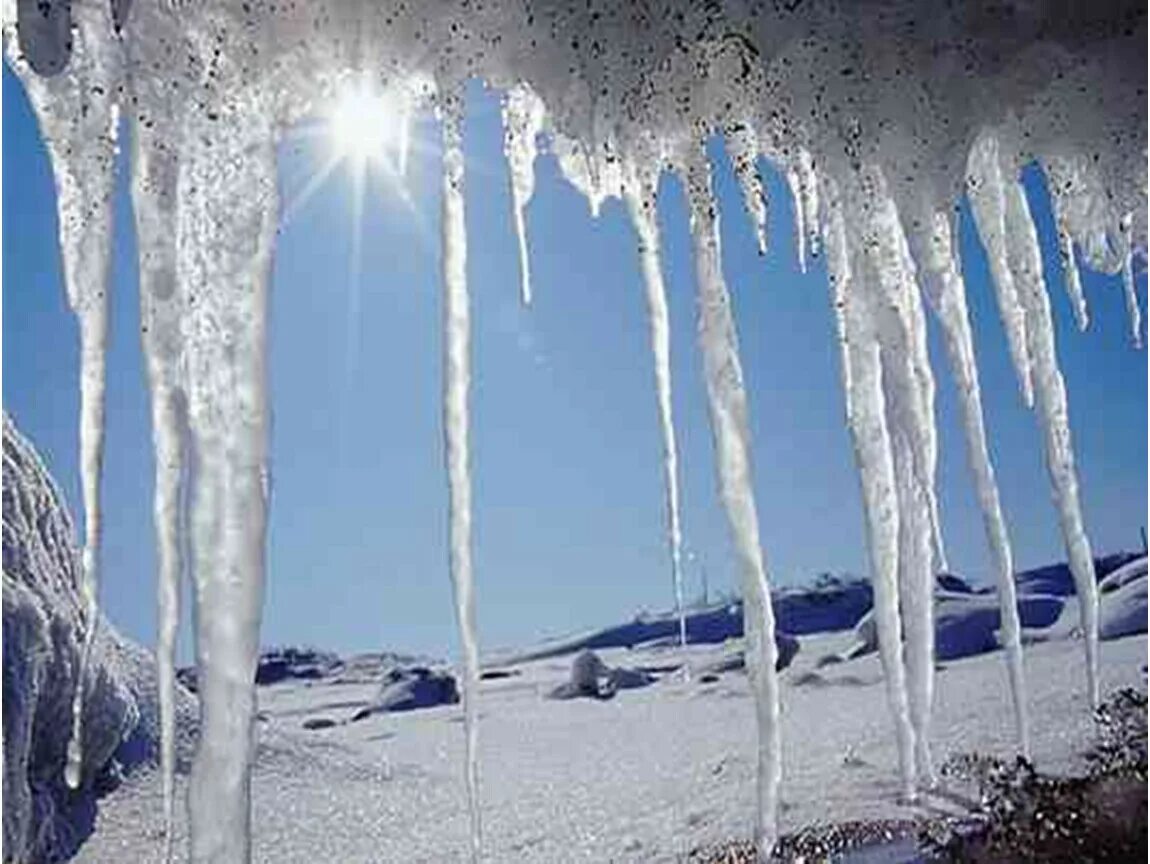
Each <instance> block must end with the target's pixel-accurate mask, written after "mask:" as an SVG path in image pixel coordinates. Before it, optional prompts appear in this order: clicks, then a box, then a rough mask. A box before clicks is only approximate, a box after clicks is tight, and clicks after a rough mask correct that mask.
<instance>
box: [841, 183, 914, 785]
mask: <svg viewBox="0 0 1150 864" xmlns="http://www.w3.org/2000/svg"><path fill="white" fill-rule="evenodd" d="M829 197H830V198H831V200H830V201H828V202H827V210H828V224H827V230H826V243H827V250H828V254H827V262H828V267H829V269H830V277H831V286H832V298H833V300H834V307H835V321H836V324H837V327H838V335H839V344H840V349H841V353H842V364H843V367H842V380H843V392H844V394H845V396H846V405H847V425H848V427H849V429H850V432H851V440H852V441H853V443H854V450H855V460H856V462H857V464H858V472H859V481H860V484H861V487H862V494H863V510H864V514H865V517H866V527H867V546H868V549H869V551H870V560H871V583H872V585H873V586H874V616H875V625H876V628H877V630H878V641H879V659H880V660H881V662H882V667H883V679H884V681H885V682H886V691H887V699H888V701H889V702H890V707H891V714H892V715H893V719H894V725H895V741H896V744H897V746H898V755H899V770H900V774H901V777H902V787H903V795H904V796H905V797H906V798H907V799H908V800H909V799H913V798H914V797H915V794H916V784H915V748H916V742H915V731H914V727H913V726H912V725H911V715H910V704H909V697H908V693H907V681H906V668H905V665H904V659H903V643H902V622H901V620H900V618H899V579H898V557H899V556H898V546H899V507H898V491H897V488H896V485H895V474H894V457H893V454H892V449H891V440H890V434H889V432H888V429H887V421H886V405H885V399H884V396H883V382H882V362H881V353H880V346H879V343H878V341H877V338H876V334H875V322H874V320H873V313H872V311H871V310H870V308H869V306H868V302H867V301H868V297H867V293H866V292H864V291H863V290H860V286H858V285H857V284H855V283H856V274H855V270H856V266H855V263H854V259H855V252H854V250H853V248H852V245H853V244H852V239H851V238H850V237H849V236H848V234H847V226H846V219H845V216H844V213H843V204H842V202H841V201H840V200H838V197H837V194H836V193H832V195H830V196H829Z"/></svg>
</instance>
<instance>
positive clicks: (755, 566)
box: [686, 146, 782, 861]
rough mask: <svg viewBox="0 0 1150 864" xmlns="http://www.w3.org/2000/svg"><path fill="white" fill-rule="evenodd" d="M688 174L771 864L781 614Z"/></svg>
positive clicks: (710, 221)
mask: <svg viewBox="0 0 1150 864" xmlns="http://www.w3.org/2000/svg"><path fill="white" fill-rule="evenodd" d="M686 168H687V170H686V187H687V199H688V201H689V204H690V210H691V237H692V240H693V246H694V251H695V275H696V280H697V283H698V294H699V344H700V349H701V351H702V354H703V370H704V374H705V376H706V381H707V401H708V405H709V408H710V415H711V431H712V435H713V437H714V443H715V457H716V461H717V463H718V465H717V467H718V474H719V490H720V493H721V495H722V499H723V506H724V508H725V510H726V512H727V520H728V522H729V523H730V526H731V533H732V535H733V537H734V541H735V547H736V551H737V553H738V559H739V565H740V569H741V571H742V582H743V620H744V630H745V632H746V640H747V650H746V656H747V668H748V670H749V672H750V679H751V688H752V692H753V693H754V697H755V716H756V719H757V724H758V734H759V743H758V775H757V776H758V810H757V826H756V835H755V840H756V842H757V845H758V855H759V859H760V860H762V861H766V860H768V859H769V857H770V855H771V852H772V850H773V849H774V845H775V841H776V840H777V838H778V791H779V781H780V780H781V778H782V742H781V735H780V728H779V727H780V723H779V678H778V673H777V671H776V669H775V664H776V662H777V658H778V648H777V646H776V645H775V614H774V610H773V608H772V607H771V590H770V583H769V582H768V581H767V572H766V568H765V566H764V563H763V553H762V549H761V547H760V545H759V521H758V513H757V511H756V508H755V495H754V489H753V486H752V480H751V436H750V425H749V418H748V417H747V394H746V391H745V390H744V387H743V370H742V364H741V362H740V360H739V343H738V337H737V335H736V332H735V322H734V317H733V314H732V312H731V301H730V297H729V296H728V293H727V284H726V281H725V280H724V278H723V270H722V256H721V253H720V248H719V214H718V204H717V202H716V200H715V197H714V193H713V191H712V188H711V175H710V170H709V167H708V165H707V160H706V156H705V155H704V153H703V151H702V148H701V146H700V148H699V149H698V150H697V151H695V152H693V153H691V154H690V155H689V157H688V159H687V166H686Z"/></svg>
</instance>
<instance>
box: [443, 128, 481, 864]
mask: <svg viewBox="0 0 1150 864" xmlns="http://www.w3.org/2000/svg"><path fill="white" fill-rule="evenodd" d="M462 137H463V136H462V134H461V131H460V118H459V114H458V106H456V105H451V106H450V107H449V108H448V110H447V111H446V113H445V115H444V118H443V291H444V313H443V314H444V321H443V324H444V338H445V340H446V347H445V350H444V385H443V421H444V436H445V440H446V446H447V481H448V490H449V493H450V496H449V497H450V508H449V509H450V520H449V537H450V546H451V584H452V586H453V588H454V592H455V614H456V618H457V621H458V624H459V640H460V644H461V646H462V650H463V672H464V674H463V682H464V683H463V722H464V727H465V730H466V735H467V747H466V749H467V755H466V759H467V765H466V777H467V805H468V812H469V815H470V819H471V835H470V836H471V859H472V861H475V862H478V861H479V856H480V818H479V817H480V810H479V752H478V747H479V738H478V736H479V706H478V697H479V646H478V642H477V640H476V629H475V586H474V583H473V579H472V572H471V475H470V467H469V464H468V460H469V456H470V454H469V452H468V446H469V445H468V422H469V421H468V408H467V400H468V390H469V388H470V386H471V369H470V351H471V347H470V340H471V322H470V318H469V311H468V297H467V229H466V225H465V222H464V215H463V214H464V211H463V141H462Z"/></svg>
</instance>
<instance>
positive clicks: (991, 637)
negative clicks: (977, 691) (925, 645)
mask: <svg viewBox="0 0 1150 864" xmlns="http://www.w3.org/2000/svg"><path fill="white" fill-rule="evenodd" d="M1063 603H1064V600H1063V599H1062V598H1061V597H1046V596H1040V595H1027V596H1022V597H1019V598H1018V614H1019V617H1020V618H1021V620H1022V626H1023V627H1027V628H1033V629H1041V628H1044V627H1049V626H1050V625H1051V624H1053V623H1054V622H1055V621H1057V620H1058V616H1059V615H1060V614H1061V613H1062V607H1063ZM1000 627H1001V614H1000V611H999V607H998V597H996V596H995V595H993V594H963V593H955V592H948V591H940V592H937V593H936V594H935V621H934V633H935V659H936V660H957V659H959V658H961V657H970V656H972V655H974V654H982V653H984V652H986V651H994V650H996V649H997V648H999V647H1000V645H1001V643H1000V642H999V637H998V631H999V628H1000ZM877 650H878V630H877V628H876V627H875V622H874V616H873V615H872V614H870V613H868V614H867V615H866V617H865V618H863V620H862V621H860V622H859V624H858V626H857V627H856V628H855V642H854V644H853V645H852V646H851V647H850V648H849V649H848V650H847V652H846V657H847V658H848V659H853V658H855V657H862V656H865V655H867V654H871V653H873V652H875V651H877Z"/></svg>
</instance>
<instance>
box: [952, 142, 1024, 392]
mask: <svg viewBox="0 0 1150 864" xmlns="http://www.w3.org/2000/svg"><path fill="white" fill-rule="evenodd" d="M968 170H969V173H970V176H969V177H968V181H967V192H968V193H969V198H970V207H971V210H972V211H973V212H974V221H975V225H976V226H977V228H978V234H979V237H981V239H982V245H983V246H984V247H986V257H987V259H988V260H989V262H990V273H991V276H992V277H993V282H994V290H995V294H996V296H997V298H998V312H999V315H1000V316H1001V317H1002V324H1003V326H1004V327H1005V328H1006V340H1007V344H1008V345H1009V346H1010V358H1011V360H1012V361H1013V362H1014V370H1015V372H1016V373H1017V375H1018V383H1019V386H1020V387H1021V388H1022V398H1023V401H1025V402H1026V404H1027V406H1030V407H1033V405H1034V382H1033V375H1032V372H1031V364H1032V358H1031V357H1030V353H1029V347H1028V345H1029V343H1028V340H1027V331H1026V325H1027V317H1026V311H1025V309H1024V308H1023V305H1022V300H1021V298H1020V297H1019V289H1018V287H1017V286H1016V285H1015V284H1014V278H1013V275H1012V274H1011V271H1010V263H1009V261H1008V251H1007V250H1008V247H1009V245H1010V243H1011V242H1012V238H1011V237H1010V234H1009V232H1008V229H1007V226H1006V188H1005V187H1006V186H1007V185H1008V183H1006V182H1005V181H1004V180H1003V177H1002V167H1001V165H1000V160H999V144H998V139H997V138H996V137H995V136H994V135H993V134H989V133H984V134H983V135H982V136H980V137H979V139H978V140H977V141H976V142H975V144H974V146H973V147H972V148H971V150H970V161H969V166H968Z"/></svg>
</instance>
